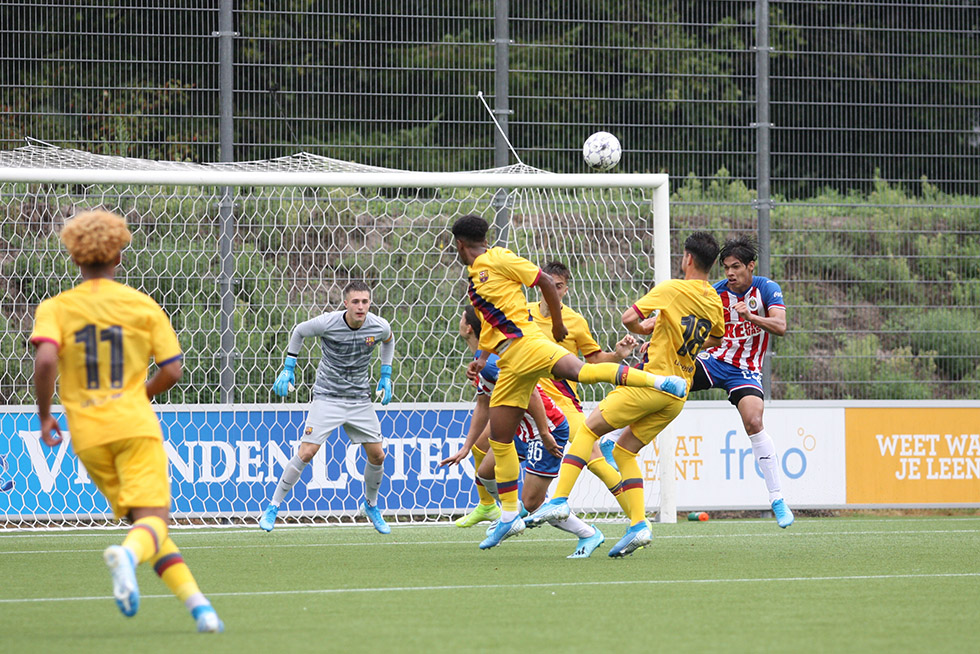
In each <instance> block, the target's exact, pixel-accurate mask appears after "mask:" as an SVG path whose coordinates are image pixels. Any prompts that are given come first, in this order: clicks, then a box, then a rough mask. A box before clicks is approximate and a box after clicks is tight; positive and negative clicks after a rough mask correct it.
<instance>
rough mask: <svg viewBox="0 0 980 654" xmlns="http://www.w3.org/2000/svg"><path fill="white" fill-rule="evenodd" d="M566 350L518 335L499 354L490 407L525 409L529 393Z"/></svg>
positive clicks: (542, 339) (566, 353) (555, 344)
mask: <svg viewBox="0 0 980 654" xmlns="http://www.w3.org/2000/svg"><path fill="white" fill-rule="evenodd" d="M563 356H569V353H568V350H566V349H565V348H563V347H562V346H561V345H558V344H557V343H553V342H552V341H549V340H548V339H547V338H545V337H544V336H542V335H540V334H538V335H536V336H522V337H521V338H518V339H515V340H513V341H511V342H510V345H508V346H507V349H506V350H504V353H503V354H502V355H500V361H499V362H498V363H497V365H498V366H499V367H500V374H498V375H497V384H496V385H495V386H494V387H493V393H492V394H491V395H490V406H516V407H520V408H522V409H526V408H527V405H528V402H530V401H531V393H532V392H533V391H534V387H535V385H536V384H537V383H538V380H539V379H541V378H542V377H547V376H548V374H549V373H550V372H551V369H552V368H553V367H554V365H555V364H556V363H558V360H559V359H561V358H562V357H563Z"/></svg>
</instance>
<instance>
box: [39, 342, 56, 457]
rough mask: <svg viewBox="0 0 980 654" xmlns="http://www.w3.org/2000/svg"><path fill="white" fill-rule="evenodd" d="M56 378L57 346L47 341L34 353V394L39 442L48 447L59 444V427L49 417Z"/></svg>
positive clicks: (53, 419)
mask: <svg viewBox="0 0 980 654" xmlns="http://www.w3.org/2000/svg"><path fill="white" fill-rule="evenodd" d="M57 378H58V346H57V345H55V344H54V343H51V342H48V341H42V342H40V343H38V344H37V352H35V353H34V393H35V395H36V396H37V416H38V418H39V419H40V420H41V440H42V441H43V442H44V444H45V445H47V446H48V447H55V446H56V445H60V444H61V427H60V426H59V425H58V421H57V420H55V418H54V416H52V415H51V398H52V397H54V383H55V380H56V379H57Z"/></svg>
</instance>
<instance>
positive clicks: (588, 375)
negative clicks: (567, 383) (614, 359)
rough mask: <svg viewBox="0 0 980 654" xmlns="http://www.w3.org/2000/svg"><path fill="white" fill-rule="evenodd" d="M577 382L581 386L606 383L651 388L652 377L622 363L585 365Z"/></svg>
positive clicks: (653, 383) (652, 384)
mask: <svg viewBox="0 0 980 654" xmlns="http://www.w3.org/2000/svg"><path fill="white" fill-rule="evenodd" d="M578 381H579V382H580V383H582V384H595V383H598V382H607V383H609V384H615V385H617V386H634V387H639V388H652V387H654V385H655V378H654V375H651V374H650V373H648V372H644V371H643V370H640V369H639V368H630V367H629V366H627V365H626V364H624V363H586V364H583V365H582V369H581V370H579V371H578Z"/></svg>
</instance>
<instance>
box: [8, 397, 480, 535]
mask: <svg viewBox="0 0 980 654" xmlns="http://www.w3.org/2000/svg"><path fill="white" fill-rule="evenodd" d="M392 406H395V405H392ZM470 410H471V409H470V408H469V407H468V406H467V405H463V404H460V405H434V406H426V407H425V408H419V407H416V406H413V407H412V408H406V409H400V408H388V409H387V410H384V411H379V412H378V415H379V417H380V419H381V429H382V435H383V436H384V439H385V451H386V458H385V480H384V482H383V484H382V487H381V498H380V501H379V504H380V505H381V506H382V507H383V508H384V510H385V512H386V513H430V514H431V513H443V512H445V513H451V512H453V511H454V510H457V509H465V508H467V507H469V506H471V505H472V504H473V503H474V502H475V501H476V492H475V489H474V486H473V482H472V478H473V468H472V463H471V462H466V463H465V464H464V465H463V466H462V467H460V466H453V467H452V468H441V467H439V461H440V460H442V459H443V458H445V457H446V456H449V455H450V454H452V453H453V452H455V451H456V450H457V449H458V447H459V446H460V445H461V444H462V442H463V440H464V437H465V435H466V429H467V428H468V426H469V417H470ZM34 411H35V409H34V407H6V408H4V409H2V410H0V433H2V434H3V440H2V441H0V488H2V489H3V490H0V514H2V515H4V516H5V517H6V518H7V519H11V520H17V519H20V520H24V519H27V520H30V519H35V518H43V517H44V516H81V515H85V516H89V515H106V516H108V514H109V508H108V505H107V503H106V501H105V500H104V499H103V498H102V496H101V495H100V494H99V492H98V491H97V489H96V488H95V484H94V483H93V482H92V481H91V479H90V478H89V477H88V475H87V473H86V471H85V469H84V467H83V466H82V465H81V464H80V463H79V461H78V459H77V458H76V457H75V456H74V455H73V453H70V452H69V442H70V433H68V434H67V436H68V438H66V443H63V444H62V445H60V446H59V447H56V448H49V447H47V446H45V445H44V444H42V443H41V442H40V440H39V438H38V436H39V423H38V419H37V415H36V414H35V413H34ZM158 416H159V418H160V423H161V425H162V427H163V433H164V448H165V449H166V451H167V456H168V458H169V460H170V474H171V491H172V496H173V506H172V509H173V512H174V514H175V515H177V516H184V517H195V516H200V517H204V516H209V517H215V516H246V515H257V514H258V513H260V512H261V511H262V509H263V508H264V507H265V505H266V504H267V503H268V501H269V498H270V497H271V496H272V491H273V490H274V488H275V484H276V481H277V480H278V479H279V476H280V475H281V474H282V470H283V467H284V466H285V464H286V462H287V461H289V459H290V458H291V457H292V455H293V453H294V452H295V449H296V447H297V446H298V443H299V438H300V436H301V435H302V432H303V427H304V424H305V419H306V411H305V407H287V408H283V405H268V406H265V405H257V406H251V407H245V408H242V407H229V406H176V407H161V408H160V410H159V411H158ZM62 429H65V431H66V432H67V425H66V424H65V423H64V421H63V420H62ZM364 462H365V459H364V454H363V451H362V448H361V447H360V446H359V445H354V444H352V443H351V442H350V441H349V440H348V439H347V437H346V435H344V434H342V433H337V434H335V435H334V436H333V437H331V438H328V439H327V442H326V443H325V444H324V446H323V447H322V448H321V449H320V452H318V454H317V456H316V457H315V458H314V460H313V461H312V462H311V464H310V465H309V466H307V468H306V469H305V470H304V471H303V476H302V477H301V479H300V481H299V482H298V483H297V484H296V486H295V487H294V489H293V492H292V493H291V494H290V496H289V497H288V498H287V499H286V501H285V502H284V503H283V505H282V507H281V511H282V514H283V515H289V514H294V515H295V514H305V515H326V514H334V515H338V514H339V515H344V514H353V513H355V512H356V511H357V509H358V506H359V504H360V502H361V500H362V498H363V495H364V485H363V470H364Z"/></svg>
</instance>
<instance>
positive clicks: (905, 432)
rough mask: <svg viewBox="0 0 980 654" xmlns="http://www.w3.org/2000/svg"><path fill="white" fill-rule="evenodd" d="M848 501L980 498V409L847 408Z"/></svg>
mask: <svg viewBox="0 0 980 654" xmlns="http://www.w3.org/2000/svg"><path fill="white" fill-rule="evenodd" d="M844 420H845V430H846V431H845V433H846V435H847V436H846V449H847V503H848V504H950V503H953V504H956V503H970V504H977V503H980V408H910V409H903V408H893V407H881V408H850V407H848V408H847V409H845V416H844Z"/></svg>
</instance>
